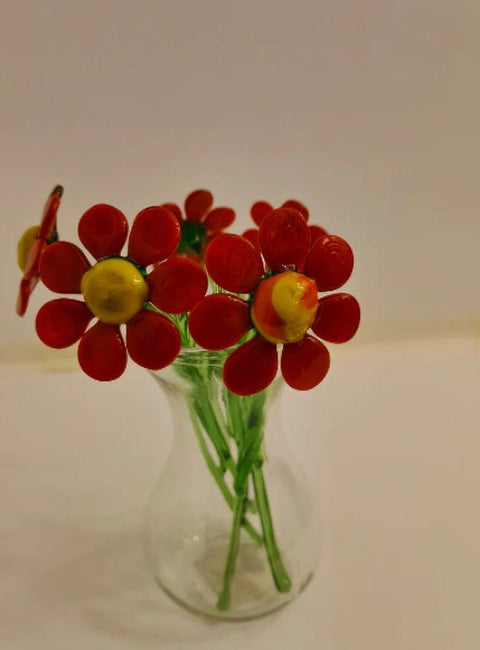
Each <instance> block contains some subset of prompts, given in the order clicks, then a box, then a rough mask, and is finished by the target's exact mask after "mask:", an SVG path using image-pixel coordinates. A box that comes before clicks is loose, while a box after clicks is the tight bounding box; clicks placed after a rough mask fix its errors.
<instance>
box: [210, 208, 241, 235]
mask: <svg viewBox="0 0 480 650" xmlns="http://www.w3.org/2000/svg"><path fill="white" fill-rule="evenodd" d="M234 221H235V210H232V208H214V209H213V210H211V211H210V212H209V213H208V214H207V217H206V219H205V222H204V223H205V228H206V229H207V233H209V234H211V233H217V232H220V231H221V230H225V228H228V226H231V225H232V223H233V222H234Z"/></svg>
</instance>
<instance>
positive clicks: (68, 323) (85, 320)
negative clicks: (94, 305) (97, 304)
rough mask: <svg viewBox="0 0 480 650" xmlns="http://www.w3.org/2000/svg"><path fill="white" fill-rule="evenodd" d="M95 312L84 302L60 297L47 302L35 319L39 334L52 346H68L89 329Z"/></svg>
mask: <svg viewBox="0 0 480 650" xmlns="http://www.w3.org/2000/svg"><path fill="white" fill-rule="evenodd" d="M92 318H93V314H92V312H91V311H90V310H89V309H88V307H87V305H86V304H85V303H84V302H81V301H79V300H71V299H70V298H58V299H57V300H51V301H50V302H47V303H45V304H44V305H43V306H42V307H41V308H40V310H39V312H38V314H37V318H36V320H35V328H36V330H37V334H38V336H39V338H40V340H41V341H43V343H45V345H48V346H50V347H51V348H68V346H70V345H73V344H74V343H76V342H77V341H78V340H79V339H80V338H81V336H82V334H83V333H84V332H85V330H86V329H87V325H88V324H89V322H90V321H91V320H92Z"/></svg>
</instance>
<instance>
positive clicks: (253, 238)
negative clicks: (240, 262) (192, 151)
mask: <svg viewBox="0 0 480 650" xmlns="http://www.w3.org/2000/svg"><path fill="white" fill-rule="evenodd" d="M242 237H245V239H248V241H249V242H250V243H251V244H252V246H253V247H254V249H255V250H256V251H258V252H259V253H261V252H262V251H261V248H260V231H259V230H258V228H249V229H248V230H245V232H244V233H243V234H242Z"/></svg>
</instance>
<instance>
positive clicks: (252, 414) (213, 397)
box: [17, 186, 360, 618]
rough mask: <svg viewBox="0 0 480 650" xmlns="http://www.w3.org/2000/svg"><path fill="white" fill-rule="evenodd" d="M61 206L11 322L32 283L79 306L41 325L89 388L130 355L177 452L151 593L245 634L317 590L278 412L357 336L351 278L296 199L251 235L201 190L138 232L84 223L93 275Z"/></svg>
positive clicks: (312, 531)
mask: <svg viewBox="0 0 480 650" xmlns="http://www.w3.org/2000/svg"><path fill="white" fill-rule="evenodd" d="M62 193H63V190H62V188H61V187H60V186H57V187H56V188H55V189H54V190H53V192H52V193H51V195H50V196H49V198H48V200H47V204H46V206H45V210H44V213H43V217H42V220H41V223H40V225H39V226H34V227H32V228H29V229H28V230H27V231H26V232H25V233H24V235H23V236H22V238H21V239H20V241H19V244H18V261H19V265H20V268H21V269H22V271H23V278H22V280H21V283H20V291H19V297H18V303H17V311H18V313H19V314H20V315H23V314H24V313H25V311H26V309H27V305H28V301H29V296H30V294H31V292H32V290H33V288H34V287H35V285H36V284H37V282H38V281H41V282H42V283H43V284H44V285H45V286H46V287H47V288H48V289H50V290H51V291H53V292H55V293H59V294H67V295H68V294H77V295H79V296H81V299H76V298H73V297H61V298H56V299H54V300H51V301H49V302H47V303H46V304H44V305H43V306H42V307H41V308H40V310H39V311H38V313H37V316H36V331H37V333H38V336H39V337H40V339H41V340H42V341H43V342H44V343H45V344H46V345H48V346H50V347H52V348H65V347H68V346H71V345H74V344H76V343H78V361H79V364H80V366H81V368H82V370H83V371H84V372H85V373H86V374H87V375H89V376H90V377H92V378H93V379H96V380H99V381H110V380H113V379H117V378H118V377H120V376H121V375H122V373H123V372H124V370H125V368H126V365H127V356H128V357H130V359H132V360H133V361H134V362H136V363H137V364H139V365H140V366H142V367H144V368H146V369H148V370H149V371H151V372H152V374H153V376H154V377H155V379H156V380H157V382H158V384H159V385H160V386H162V388H163V390H164V393H165V395H166V397H167V399H168V401H169V403H170V406H171V410H172V416H173V425H174V430H175V431H174V432H175V435H174V444H173V448H172V452H171V454H170V457H169V460H168V461H167V464H166V466H165V468H164V470H163V473H162V476H161V479H160V482H159V484H158V487H157V489H156V490H155V492H154V495H153V497H152V499H151V502H150V506H149V515H148V531H147V550H148V556H149V559H150V564H151V567H152V571H153V574H154V576H155V578H156V579H157V581H158V582H159V584H160V585H161V586H162V587H163V589H164V590H165V591H166V592H167V593H168V594H169V595H170V596H171V597H173V598H174V599H175V600H177V601H178V602H179V603H180V604H183V605H184V606H186V607H188V608H190V609H192V610H194V611H197V612H201V613H203V614H209V615H216V616H223V617H230V618H248V617H253V616H258V615H261V614H265V613H267V612H269V611H273V610H274V609H277V608H278V607H281V606H282V605H283V604H285V603H287V602H288V601H289V600H291V599H292V598H293V597H294V596H295V595H296V594H298V593H299V592H300V591H301V589H302V588H303V587H304V586H305V585H306V584H307V583H308V580H309V579H310V577H311V575H312V571H313V569H314V567H315V560H316V552H317V549H318V537H317V533H318V531H317V526H316V518H315V508H314V506H313V505H312V503H311V499H310V495H309V492H308V487H307V485H306V480H305V477H304V476H303V474H302V472H301V471H299V470H298V469H297V468H296V466H295V464H294V462H293V460H292V459H291V456H290V454H289V453H288V452H287V451H285V447H284V446H282V444H280V440H281V433H280V432H281V425H280V423H279V418H278V408H275V407H273V408H272V406H271V405H272V403H273V402H274V400H275V398H276V396H277V394H278V389H279V388H280V387H281V385H282V384H283V383H284V382H285V383H286V384H288V385H289V386H291V387H292V388H294V389H297V390H301V391H303V390H309V389H311V388H313V387H315V386H317V385H318V384H319V383H320V382H321V381H322V380H323V379H324V377H325V375H326V374H327V372H328V369H329V365H330V355H329V352H328V349H327V347H326V346H325V345H324V344H323V343H322V341H321V340H320V339H323V340H324V341H327V342H330V343H342V342H345V341H348V340H349V339H351V338H352V337H353V335H354V334H355V332H356V331H357V328H358V325H359V321H360V308H359V305H358V302H357V301H356V299H355V298H354V297H353V296H351V295H350V294H348V293H331V292H332V291H335V290H337V289H339V288H340V287H342V286H343V285H344V283H345V282H346V281H347V280H348V279H349V277H350V275H351V272H352V269H353V254H352V251H351V248H350V246H349V245H348V244H347V242H346V241H345V240H344V239H342V238H341V237H338V236H336V235H332V234H329V233H327V232H326V231H325V230H324V229H323V228H321V227H319V226H315V225H309V223H308V219H309V213H308V210H307V209H306V207H305V206H304V205H302V204H301V203H300V202H298V201H293V200H290V201H286V202H285V203H284V204H283V205H282V206H281V207H279V208H277V209H274V208H273V206H271V205H270V204H269V203H266V202H265V201H259V202H257V203H255V204H254V205H253V206H252V208H251V216H252V218H253V221H254V222H255V224H256V226H257V227H256V228H250V229H248V230H247V231H245V232H244V233H243V235H242V236H240V235H237V234H230V233H227V232H225V230H226V229H227V228H228V227H229V226H231V224H232V223H233V221H234V219H235V213H234V211H233V210H232V209H231V208H226V207H216V208H213V207H212V206H213V196H212V194H211V193H210V192H208V191H206V190H197V191H195V192H192V193H191V194H190V195H189V196H188V197H187V199H186V201H185V208H184V214H183V213H182V210H181V209H180V208H179V207H178V206H177V205H176V204H174V203H165V204H163V205H159V206H153V207H148V208H146V209H144V210H142V211H141V212H140V213H139V214H138V215H137V216H136V217H135V219H134V220H133V223H132V226H131V229H130V233H129V226H128V222H127V219H126V217H125V216H124V215H123V213H122V212H120V210H118V209H117V208H115V207H113V206H111V205H106V204H99V205H95V206H93V207H92V208H90V209H89V210H87V211H86V212H85V213H84V214H83V216H82V217H81V218H80V221H79V224H78V236H79V239H80V242H81V243H82V244H83V246H84V247H85V249H86V250H87V252H88V253H89V254H90V256H91V257H90V259H89V258H88V257H87V256H86V254H85V253H84V252H83V251H82V250H81V248H79V247H78V246H77V245H76V244H73V243H70V242H66V241H61V240H59V237H58V233H57V211H58V207H59V204H60V200H61V197H62ZM127 240H128V241H127ZM125 246H126V248H125ZM322 293H326V295H323V296H319V294H322ZM279 354H280V372H278V366H279ZM282 378H283V380H282ZM199 451H200V453H199ZM202 457H203V458H204V461H205V462H204V464H203V466H201V464H200V465H199V463H198V458H202ZM267 488H268V489H267Z"/></svg>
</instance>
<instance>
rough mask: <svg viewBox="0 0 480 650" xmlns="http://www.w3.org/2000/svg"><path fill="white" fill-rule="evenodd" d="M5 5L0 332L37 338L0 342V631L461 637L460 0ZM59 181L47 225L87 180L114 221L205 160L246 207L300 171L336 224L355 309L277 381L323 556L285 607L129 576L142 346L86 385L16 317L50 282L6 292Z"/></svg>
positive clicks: (475, 272) (473, 206)
mask: <svg viewBox="0 0 480 650" xmlns="http://www.w3.org/2000/svg"><path fill="white" fill-rule="evenodd" d="M0 11H1V15H0V67H1V82H0V83H1V91H2V92H1V101H0V114H1V148H0V155H1V158H0V160H1V186H0V188H1V191H0V299H1V310H2V312H1V316H2V317H1V319H0V359H1V360H3V361H8V362H16V361H17V360H23V361H26V360H28V361H31V360H34V365H33V367H32V366H31V365H27V364H26V363H24V364H19V363H2V364H0V384H1V387H0V397H1V399H2V406H1V411H0V415H1V417H2V423H1V425H2V436H1V437H0V497H2V498H3V503H2V506H1V511H2V517H1V518H0V547H1V548H0V569H1V572H2V576H1V579H0V618H2V621H1V622H0V647H1V648H2V650H3V648H4V646H5V649H6V650H33V649H34V648H35V649H38V648H48V649H49V650H57V648H58V650H65V649H68V650H77V648H78V649H79V650H80V649H82V650H83V649H84V648H89V649H90V648H92V650H112V649H113V648H115V650H119V649H121V650H123V649H124V648H125V650H131V649H135V650H143V649H145V650H147V648H148V649H150V648H151V649H152V650H153V649H154V648H155V649H157V648H161V650H175V649H176V648H180V647H182V648H188V649H189V650H190V649H191V648H192V647H198V648H209V649H210V650H211V649H212V648H219V647H222V648H225V647H229V648H231V650H236V649H237V648H245V647H250V648H252V650H253V649H255V650H257V648H258V650H268V649H269V648H277V649H279V650H280V649H281V650H283V649H284V648H287V647H288V648H291V647H292V646H294V645H297V646H298V647H299V648H302V650H320V649H321V650H324V649H325V650H417V648H418V649H419V650H474V649H475V648H477V647H479V639H480V631H479V624H478V602H479V601H480V564H479V553H478V549H479V547H480V520H479V519H478V489H479V482H478V462H477V459H478V457H479V454H480V449H479V438H478V390H477V387H478V385H479V369H480V359H479V356H480V348H479V346H478V339H477V338H476V337H477V335H478V332H479V323H480V300H479V295H480V292H479V277H480V261H479V254H478V251H479V245H480V219H479V213H480V172H479V169H480V165H479V160H480V128H479V127H480V118H479V116H480V84H479V68H480V4H479V2H478V0H360V1H356V2H355V1H354V0H296V1H294V0H288V1H286V0H241V1H230V0H169V1H167V0H136V1H135V2H133V0H132V1H130V0H82V1H81V2H78V1H73V0H41V1H38V0H28V1H26V0H0ZM57 183H62V184H63V185H64V187H65V194H64V198H63V201H62V205H61V208H60V212H59V223H58V226H59V231H60V235H61V238H62V239H66V240H72V241H77V238H76V225H77V222H78V219H79V217H80V216H81V214H82V213H83V212H84V211H85V210H86V209H88V208H89V207H90V206H91V205H93V204H95V203H100V202H106V203H111V204H113V205H115V206H116V207H118V208H120V209H121V210H122V211H123V212H124V213H125V214H126V215H127V216H128V217H129V219H130V220H131V219H133V217H134V216H135V214H136V213H137V212H138V211H139V210H141V209H142V208H144V207H146V206H149V205H155V204H160V203H163V202H165V201H176V202H181V201H182V200H183V198H184V197H185V196H186V194H188V193H189V192H190V191H191V190H193V189H196V188H199V187H205V188H208V189H210V190H211V191H212V192H213V193H214V195H215V199H216V204H217V205H231V206H232V207H234V208H235V209H236V211H237V221H236V223H235V230H236V231H238V232H241V231H242V230H243V229H245V228H246V227H248V226H249V224H250V217H249V207H250V205H251V204H252V203H253V202H254V201H255V200H257V199H266V200H268V201H270V202H272V203H273V204H275V205H279V204H280V203H282V202H283V201H284V200H285V199H288V198H296V199H299V200H302V201H303V202H305V203H306V205H307V206H308V207H309V208H310V212H311V215H312V216H311V219H312V222H316V223H319V224H321V225H324V226H325V227H326V228H327V229H328V230H330V231H331V232H334V233H337V234H339V235H341V236H343V237H345V238H346V239H347V240H348V241H349V242H350V243H351V245H352V247H353V249H354V251H355V255H356V268H355V271H354V274H353V276H352V279H351V280H350V281H349V282H348V284H347V285H346V287H345V289H346V290H347V291H350V292H351V293H353V294H355V295H356V296H357V297H358V299H359V300H360V303H361V305H362V310H363V320H362V326H361V328H360V331H359V333H358V336H357V337H356V339H355V341H353V342H352V343H351V344H348V345H346V346H341V347H339V348H337V349H335V351H334V354H332V360H333V365H334V367H333V365H332V371H331V372H330V373H329V375H328V378H327V380H326V381H325V383H324V384H322V385H321V386H320V387H319V388H318V389H316V390H315V391H311V392H309V393H308V394H302V395H298V394H297V393H295V394H294V393H293V391H287V393H286V397H285V400H284V403H283V405H284V409H285V418H284V420H285V427H286V429H287V432H288V433H290V437H291V438H292V441H293V442H294V443H295V446H296V447H297V449H298V450H299V451H301V452H302V451H303V454H304V456H307V457H308V458H307V461H308V462H307V471H308V469H309V470H310V474H311V475H312V476H313V477H314V479H315V483H314V484H315V486H316V488H317V489H318V501H319V504H321V508H322V517H323V519H322V521H323V525H324V558H323V565H322V568H321V570H319V572H318V574H317V577H316V579H315V580H314V581H313V583H312V585H311V587H310V588H309V589H308V590H306V592H305V595H304V596H302V597H301V598H300V599H298V601H296V602H295V603H294V604H293V605H292V606H291V607H289V608H286V609H285V610H284V612H282V613H280V614H279V615H278V616H272V617H269V618H267V619H265V620H264V621H257V622H256V623H255V624H244V625H243V624H242V625H238V626H222V625H219V626H212V625H211V624H210V623H206V622H204V621H201V620H199V619H196V618H193V617H190V616H189V615H187V614H185V613H184V612H183V611H182V610H180V609H178V608H177V607H176V606H175V605H173V604H172V603H170V602H169V601H167V599H166V598H164V597H162V596H161V595H160V594H159V592H158V590H157V589H156V587H155V586H154V584H153V582H152V580H151V578H150V577H149V576H148V574H147V572H146V569H145V566H144V561H143V556H142V552H141V544H142V541H141V539H142V532H141V531H142V520H143V507H144V504H145V502H146V498H147V495H148V493H149V491H150V490H151V488H152V486H153V483H154V481H155V479H156V478H157V476H158V472H159V464H161V462H163V460H164V459H165V455H166V450H167V447H168V444H167V443H168V440H169V439H168V431H167V429H168V428H169V426H170V425H169V420H168V415H167V410H166V409H165V410H162V412H161V416H160V410H159V408H160V405H159V403H157V399H158V398H157V396H156V395H154V394H153V393H154V390H153V387H152V385H151V383H150V382H149V378H148V376H147V375H146V373H144V372H142V371H141V370H140V369H139V368H136V367H135V366H134V364H131V367H130V368H129V372H128V373H125V376H124V377H122V378H121V379H120V380H119V382H115V383H112V384H102V385H97V384H94V383H93V382H91V381H90V380H89V379H88V378H87V377H85V376H84V375H83V374H82V373H80V372H79V371H78V369H77V370H75V371H72V370H73V367H74V366H75V368H76V361H75V359H74V351H72V352H70V351H67V353H66V359H65V356H63V355H62V353H59V352H58V351H51V350H49V349H46V348H42V347H41V346H40V344H36V343H34V341H35V334H34V324H33V323H34V315H35V311H36V308H38V306H39V305H40V304H42V303H43V302H44V301H45V300H46V299H47V298H48V297H49V293H48V292H47V291H46V290H44V289H42V288H41V287H39V288H38V290H37V291H36V292H35V295H34V297H33V299H32V308H31V309H30V311H29V313H28V314H27V316H26V317H25V318H24V319H19V318H18V317H17V316H16V315H15V313H14V305H15V300H16V293H17V287H18V282H19V279H20V273H19V270H18V269H17V267H16V260H15V257H16V253H15V247H16V242H17V239H18V237H19V235H20V234H21V232H22V231H23V230H24V229H25V228H26V227H28V226H29V225H31V224H34V223H37V222H38V219H39V217H40V215H41V211H42V208H43V204H44V202H45V199H46V197H47V195H48V193H49V192H50V190H51V189H52V187H53V186H54V185H55V184H57ZM426 339H429V340H428V341H427V340H426ZM446 339H448V340H446ZM40 350H42V352H40ZM39 355H41V356H40V357H39ZM39 358H40V363H38V361H39ZM62 364H64V365H62ZM159 424H160V427H159ZM159 428H160V429H161V431H160V432H159V431H158V429H159ZM159 433H161V435H159ZM164 434H165V436H164ZM189 478H190V479H191V480H192V483H193V484H194V477H189ZM2 635H3V638H2Z"/></svg>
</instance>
